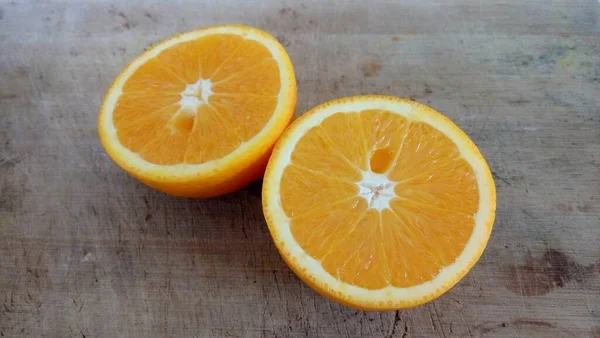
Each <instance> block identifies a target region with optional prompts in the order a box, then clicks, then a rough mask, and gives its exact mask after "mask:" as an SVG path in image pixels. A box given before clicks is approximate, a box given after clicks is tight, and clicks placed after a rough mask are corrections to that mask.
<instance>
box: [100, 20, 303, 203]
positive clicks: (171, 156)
mask: <svg viewBox="0 0 600 338" xmlns="http://www.w3.org/2000/svg"><path fill="white" fill-rule="evenodd" d="M295 105H296V80H295V77H294V71H293V69H292V64H291V61H290V59H289V57H288V55H287V53H286V52H285V50H284V48H283V47H282V46H281V44H280V43H279V42H278V41H277V40H276V39H275V38H273V37H272V36H270V35H269V34H267V33H265V32H263V31H260V30H258V29H256V28H251V27H247V26H241V25H225V26H214V27H208V28H203V29H199V30H195V31H191V32H187V33H183V34H180V35H177V36H174V37H172V38H169V39H167V40H165V41H163V42H160V43H158V44H157V45H155V46H153V47H151V48H149V49H148V50H147V51H145V52H144V53H143V54H142V55H140V56H138V57H137V58H136V59H135V60H134V61H133V62H132V63H131V64H129V65H128V66H127V67H126V68H125V69H124V70H123V71H122V72H121V73H120V74H119V76H118V77H117V78H116V80H115V81H114V83H113V84H112V86H111V88H110V89H109V90H108V92H107V94H106V97H105V99H104V101H103V103H102V107H101V108H100V114H99V120H98V131H99V134H100V138H101V141H102V145H103V146H104V148H105V149H106V151H107V153H108V154H109V155H110V157H111V158H112V159H113V160H114V161H115V162H116V163H117V164H118V165H119V166H121V167H122V168H123V169H125V170H126V171H127V172H128V173H130V174H131V175H133V176H134V177H136V178H138V179H139V180H141V181H142V182H145V183H146V184H148V185H150V186H152V187H154V188H157V189H159V190H162V191H164V192H167V193H170V194H174V195H180V196H190V197H210V196H217V195H221V194H224V193H228V192H231V191H234V190H236V189H238V188H241V187H242V186H244V185H246V184H248V183H250V182H251V181H252V180H254V179H256V178H258V177H259V176H260V175H261V174H262V173H263V172H264V167H265V166H266V162H267V160H268V157H269V155H270V152H271V150H272V148H273V145H274V144H275V142H276V141H277V139H278V138H279V136H280V135H281V133H282V132H283V130H284V129H285V128H286V127H287V125H288V124H289V122H290V121H291V119H292V117H293V114H294V109H295Z"/></svg>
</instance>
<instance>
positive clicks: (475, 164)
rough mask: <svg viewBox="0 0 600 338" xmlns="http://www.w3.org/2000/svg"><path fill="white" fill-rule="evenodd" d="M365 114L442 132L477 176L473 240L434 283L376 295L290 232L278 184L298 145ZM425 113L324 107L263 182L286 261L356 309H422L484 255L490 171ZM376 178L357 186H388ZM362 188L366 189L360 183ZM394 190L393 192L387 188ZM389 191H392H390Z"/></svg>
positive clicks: (393, 106) (296, 133)
mask: <svg viewBox="0 0 600 338" xmlns="http://www.w3.org/2000/svg"><path fill="white" fill-rule="evenodd" d="M363 110H383V111H389V112H393V113H396V114H398V115H401V116H403V117H405V118H407V119H408V120H409V121H411V122H425V123H428V124H430V125H432V126H433V127H435V128H436V129H438V130H439V131H440V132H442V133H443V134H445V135H446V136H447V137H448V138H449V139H450V140H452V141H453V142H454V143H455V144H456V145H457V147H458V149H459V152H460V154H461V156H462V157H463V158H464V159H465V160H466V161H467V162H468V163H469V164H470V165H471V167H472V168H473V171H474V173H475V176H476V180H477V184H478V187H479V196H480V199H479V208H478V211H477V213H476V214H475V215H474V220H475V225H474V228H473V232H472V235H471V237H470V238H469V240H468V241H467V243H466V246H465V248H464V250H463V252H462V253H461V254H460V255H459V256H458V257H457V259H456V260H455V262H454V263H452V264H450V265H448V266H446V267H445V268H443V269H442V270H441V271H440V272H439V273H438V274H437V276H435V277H434V278H433V279H432V280H430V281H427V282H425V283H423V284H419V285H415V286H411V287H405V288H400V287H395V286H392V285H388V286H386V287H385V288H382V289H378V290H370V289H365V288H361V287H358V286H355V285H351V284H347V283H345V282H343V281H341V280H339V279H337V278H336V277H335V276H332V275H331V274H329V273H328V272H327V271H326V270H325V269H324V268H323V266H322V265H321V262H319V261H318V260H316V259H314V258H313V257H311V256H310V255H308V254H307V253H306V252H305V251H304V249H303V248H302V247H301V246H300V245H299V244H298V242H297V241H296V239H295V238H294V236H293V235H292V233H291V230H290V226H289V225H290V219H289V218H288V217H287V215H286V214H285V212H284V211H283V208H282V205H281V202H280V201H279V196H280V191H279V190H280V181H281V177H282V175H283V171H284V169H285V167H286V166H287V165H288V164H289V163H290V159H291V154H292V152H293V150H294V148H295V146H296V144H297V142H298V140H299V139H300V138H301V137H302V136H303V135H304V134H306V132H307V131H308V130H309V129H311V128H312V127H314V126H316V125H319V124H321V123H322V122H323V120H325V119H326V118H327V117H329V116H331V115H333V114H335V113H339V112H342V113H343V112H360V111H363ZM424 110H425V109H424V108H423V107H421V106H420V105H419V104H417V103H409V102H406V101H399V100H398V101H396V100H390V99H385V98H380V99H374V98H373V97H366V98H364V99H362V100H361V99H354V100H349V101H345V102H341V103H334V104H331V105H323V106H322V107H321V108H320V109H319V111H318V112H314V113H313V114H312V115H310V116H308V117H307V118H305V119H303V120H302V121H298V122H297V123H296V124H294V125H293V126H292V127H291V129H290V130H288V132H287V136H285V137H284V139H282V141H280V144H279V145H278V153H277V158H276V159H274V158H272V160H271V162H270V164H269V171H268V176H267V177H265V187H264V189H263V194H265V196H268V200H267V201H266V203H265V209H266V210H265V212H266V214H267V216H268V217H270V222H269V223H270V225H271V232H272V234H273V237H274V238H275V240H276V242H277V244H278V246H279V249H280V250H281V251H282V254H284V255H286V256H287V261H291V262H293V264H294V265H295V266H296V267H297V269H298V270H299V271H301V273H303V274H305V276H304V277H305V278H308V279H310V280H312V281H313V282H314V283H315V284H317V285H320V287H321V288H323V289H325V290H328V293H330V294H334V295H338V296H339V295H344V296H343V297H342V298H344V299H346V300H347V301H351V302H352V303H354V304H363V306H366V305H365V304H367V305H368V304H371V305H373V306H375V304H387V305H384V307H385V306H387V307H389V308H392V307H394V306H397V304H404V305H406V304H411V303H414V304H418V303H419V302H420V301H421V300H422V299H424V298H428V297H429V295H431V294H433V293H435V290H446V289H447V288H449V287H450V286H452V285H453V284H454V283H455V282H456V281H457V280H458V278H460V276H462V274H464V273H466V270H467V269H468V268H469V266H470V264H472V262H473V261H474V260H476V259H477V258H478V257H479V255H480V254H481V251H482V246H484V245H485V243H486V242H487V237H488V236H489V232H490V231H491V228H488V226H487V224H488V223H490V221H491V220H490V218H489V217H490V215H492V216H491V217H492V218H493V210H494V209H495V204H494V203H492V199H493V196H495V191H494V187H493V181H491V179H489V177H488V176H487V173H488V172H489V169H488V168H487V164H486V163H485V162H484V161H482V160H481V157H480V154H479V152H478V150H477V149H476V148H475V147H474V146H473V145H472V144H469V143H466V142H465V141H464V140H465V135H464V134H463V133H462V132H461V131H460V130H459V129H458V128H457V127H456V126H455V125H453V124H452V123H449V121H448V120H445V119H443V118H442V117H441V116H439V117H438V116H437V115H436V114H434V113H431V112H428V111H424ZM380 175H382V174H376V175H371V174H367V175H363V180H362V181H361V182H360V183H359V187H360V186H364V185H365V183H366V184H369V183H378V184H381V185H385V184H387V181H386V179H387V178H385V177H382V176H380ZM361 183H362V184H361ZM359 189H360V190H359V191H360V192H359V194H360V195H361V196H362V197H363V198H365V199H367V201H368V202H369V200H368V199H369V194H370V192H369V191H368V190H367V189H368V188H367V187H364V188H363V187H360V188H359ZM387 189H392V190H391V192H392V193H393V187H391V188H387ZM387 189H386V190H385V191H386V192H389V190H387ZM388 203H389V199H388V198H387V197H386V196H379V199H372V200H371V203H370V204H371V207H374V208H376V209H378V210H382V209H383V208H385V207H386V206H387V205H388Z"/></svg>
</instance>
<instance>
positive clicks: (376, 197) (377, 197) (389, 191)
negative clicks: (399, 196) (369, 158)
mask: <svg viewBox="0 0 600 338" xmlns="http://www.w3.org/2000/svg"><path fill="white" fill-rule="evenodd" d="M362 175H363V178H362V180H361V181H360V182H358V183H357V185H358V188H359V189H360V190H359V192H358V195H359V196H360V197H362V198H364V199H365V200H366V201H367V204H368V205H369V208H373V209H376V210H377V211H381V210H383V209H385V208H389V207H390V200H391V199H392V198H394V197H396V193H395V192H394V187H395V186H396V183H395V182H393V181H390V179H389V178H388V177H387V175H386V174H378V173H374V172H372V171H370V170H366V171H363V172H362Z"/></svg>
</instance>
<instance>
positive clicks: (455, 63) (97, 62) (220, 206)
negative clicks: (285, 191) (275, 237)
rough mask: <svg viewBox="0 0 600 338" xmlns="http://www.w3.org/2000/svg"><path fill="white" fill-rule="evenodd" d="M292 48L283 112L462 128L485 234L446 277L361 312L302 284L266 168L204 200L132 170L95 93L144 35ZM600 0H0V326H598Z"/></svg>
mask: <svg viewBox="0 0 600 338" xmlns="http://www.w3.org/2000/svg"><path fill="white" fill-rule="evenodd" d="M231 22H237V23H246V24H251V25H255V26H258V27H260V28H263V29H265V30H267V31H269V32H271V33H272V34H273V35H275V36H277V37H278V39H279V40H280V41H281V42H282V43H283V44H284V45H285V46H286V47H287V49H288V51H289V53H290V55H291V58H292V60H293V62H294V65H295V68H296V72H297V77H298V92H299V94H298V97H299V102H298V114H300V113H302V112H303V111H306V110H307V109H308V108H310V107H311V106H314V105H316V104H317V103H319V102H323V101H325V100H329V99H333V98H336V97H340V96H345V95H351V94H359V93H385V94H392V95H397V96H402V97H410V98H412V99H415V100H417V101H420V102H423V103H425V104H428V105H430V106H432V107H434V108H436V109H438V110H440V111H442V112H444V113H445V114H447V115H448V116H450V117H451V118H452V119H453V120H454V121H455V122H456V123H457V124H458V125H459V126H460V127H462V128H463V129H464V130H465V131H466V132H467V133H468V134H469V135H470V136H471V137H472V138H473V139H474V140H475V142H476V143H477V144H478V145H479V146H480V148H481V150H482V152H483V154H484V155H485V156H486V158H487V159H488V162H489V164H490V166H491V168H492V171H493V173H494V177H495V179H496V184H497V189H498V212H497V220H496V223H495V228H494V232H493V234H492V238H491V240H490V243H489V245H488V247H487V249H486V251H485V253H484V255H483V257H482V258H481V260H480V262H479V263H478V264H477V265H476V266H475V267H474V269H473V270H472V271H471V272H470V273H469V274H468V275H467V276H466V277H465V278H464V279H463V280H462V281H461V282H460V283H459V284H458V285H457V286H456V287H455V288H453V289H452V290H451V291H449V292H448V293H447V294H445V295H443V296H442V297H440V298H439V299H437V300H435V301H434V302H431V303H429V304H427V305H424V306H422V307H419V308H416V309H413V310H407V311H397V312H387V313H368V312H362V311H356V310H353V309H349V308H345V307H343V306H340V305H338V304H336V303H332V302H330V301H328V300H326V299H324V298H322V297H321V296H319V295H317V294H316V293H315V292H313V291H312V290H311V289H310V288H309V287H307V286H306V285H304V284H303V283H302V282H301V281H300V280H299V279H298V278H296V277H295V275H294V274H293V273H292V272H291V271H290V270H289V269H288V268H287V266H286V265H285V264H284V262H283V261H282V260H281V258H280V257H279V255H278V254H277V252H276V249H275V247H274V246H273V244H272V243H271V240H270V237H269V234H268V232H267V229H266V225H265V222H264V220H263V217H262V212H261V203H260V182H257V183H254V184H252V185H251V186H249V187H248V188H246V189H244V190H242V191H240V192H237V193H234V194H231V195H229V196H225V197H222V198H217V199H211V200H191V199H180V198H172V197H169V196H166V195H163V194H161V193H157V192H156V191H153V190H151V189H149V188H147V187H145V186H143V185H141V184H139V183H137V182H136V181H135V180H133V179H131V178H130V177H128V176H126V175H125V174H124V173H123V172H122V171H121V170H120V169H118V168H117V166H116V165H115V164H113V163H112V162H111V161H110V159H109V158H108V157H107V156H106V155H105V154H104V151H103V150H102V148H101V146H100V143H99V141H98V137H97V134H96V116H97V111H98V108H99V104H100V100H101V98H102V96H103V95H104V92H105V90H106V89H107V88H108V86H109V84H110V82H111V80H112V79H113V77H114V76H115V75H117V74H118V72H119V70H120V69H121V68H122V67H123V66H124V65H125V64H126V63H127V62H128V60H131V58H133V57H134V56H135V55H137V54H138V53H140V52H141V51H143V50H144V48H145V47H147V46H148V45H150V44H152V43H155V42H157V41H159V40H161V39H163V38H165V37H167V36H169V35H171V34H174V33H176V32H180V31H185V30H189V29H192V28H196V27H199V26H204V25H211V24H217V23H231ZM599 107H600V4H599V3H598V2H596V1H592V0H572V1H569V0H564V1H558V0H544V1H542V0H530V1H520V2H519V1H512V0H489V1H479V0H462V1H459V0H456V1H443V0H438V1H423V0H411V1H402V2H400V1H398V2H394V1H371V2H370V3H368V2H367V1H359V0H356V1H335V2H333V1H320V2H317V1H306V2H301V1H287V2H281V1H266V2H261V1H242V0H239V1H234V0H223V1H211V2H193V1H169V2H166V1H158V0H156V1H144V2H142V1H128V2H116V1H115V2H114V3H113V2H110V1H79V2H75V1H73V2H70V1H66V0H64V1H59V0H55V1H7V0H0V337H84V338H86V337H87V338H89V337H150V336H160V337H167V336H173V337H174V336H177V337H193V336H196V337H213V336H214V337H217V336H247V337H259V336H268V337H288V336H309V337H316V336H330V337H337V336H343V337H357V336H369V337H390V336H396V337H468V336H473V337H482V336H485V337H534V336H535V337H593V338H598V337H600V245H599V244H598V243H600V108H599Z"/></svg>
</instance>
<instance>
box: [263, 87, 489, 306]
mask: <svg viewBox="0 0 600 338" xmlns="http://www.w3.org/2000/svg"><path fill="white" fill-rule="evenodd" d="M375 107H377V108H375ZM263 208H264V212H265V217H266V219H267V223H268V224H269V229H270V231H271V234H272V235H273V237H274V239H275V242H276V243H277V245H278V249H279V250H280V252H281V254H282V255H283V256H284V258H285V260H286V262H288V264H290V266H291V267H292V269H293V270H294V271H296V273H298V274H299V276H300V277H301V278H302V279H303V280H305V281H307V282H308V283H309V284H310V285H311V286H312V287H314V288H315V289H317V290H318V291H319V292H321V293H323V294H325V295H327V296H329V297H331V298H333V299H335V300H338V301H341V302H343V303H345V304H349V305H352V306H356V307H359V308H367V309H390V308H403V307H409V306H414V305H416V304H421V303H423V302H426V301H428V300H430V299H433V298H435V297H437V296H439V295H440V294H441V293H443V292H444V291H445V290H447V289H449V288H450V287H451V286H452V285H453V284H454V283H456V282H457V281H458V280H459V279H460V278H461V277H462V276H463V275H464V274H465V273H466V272H467V271H468V270H469V269H470V268H471V266H472V265H473V264H474V263H475V261H476V260H477V258H478V257H479V255H481V251H482V250H483V247H484V246H485V243H486V242H487V239H488V238H489V234H490V231H491V226H492V222H493V218H494V210H495V190H494V185H493V181H492V179H491V174H490V172H489V169H488V167H487V164H486V163H485V160H484V159H483V157H481V154H480V153H479V152H478V151H477V148H476V147H475V146H474V145H473V143H472V142H471V141H470V139H469V138H468V137H467V136H466V135H465V134H464V133H462V132H461V131H460V129H458V127H456V126H455V125H454V124H453V123H452V122H451V121H449V120H448V119H446V118H445V117H443V116H442V115H441V114H439V113H437V112H435V111H434V110H432V109H430V108H428V107H425V106H423V105H420V104H418V103H416V102H412V101H407V100H401V99H396V98H392V97H381V96H360V97H353V98H346V99H340V100H336V101H332V102H329V103H326V104H323V105H321V106H319V107H316V108H314V109H313V110H312V111H310V112H308V113H306V114H305V115H303V116H302V117H301V118H300V119H298V120H297V121H296V122H295V123H294V124H293V125H292V126H291V127H290V128H289V129H288V131H286V132H285V133H284V135H283V137H282V139H281V140H280V141H279V143H278V145H277V147H276V148H275V151H274V153H273V156H272V157H271V160H270V162H269V166H268V169H267V173H266V175H265V183H264V188H263Z"/></svg>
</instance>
